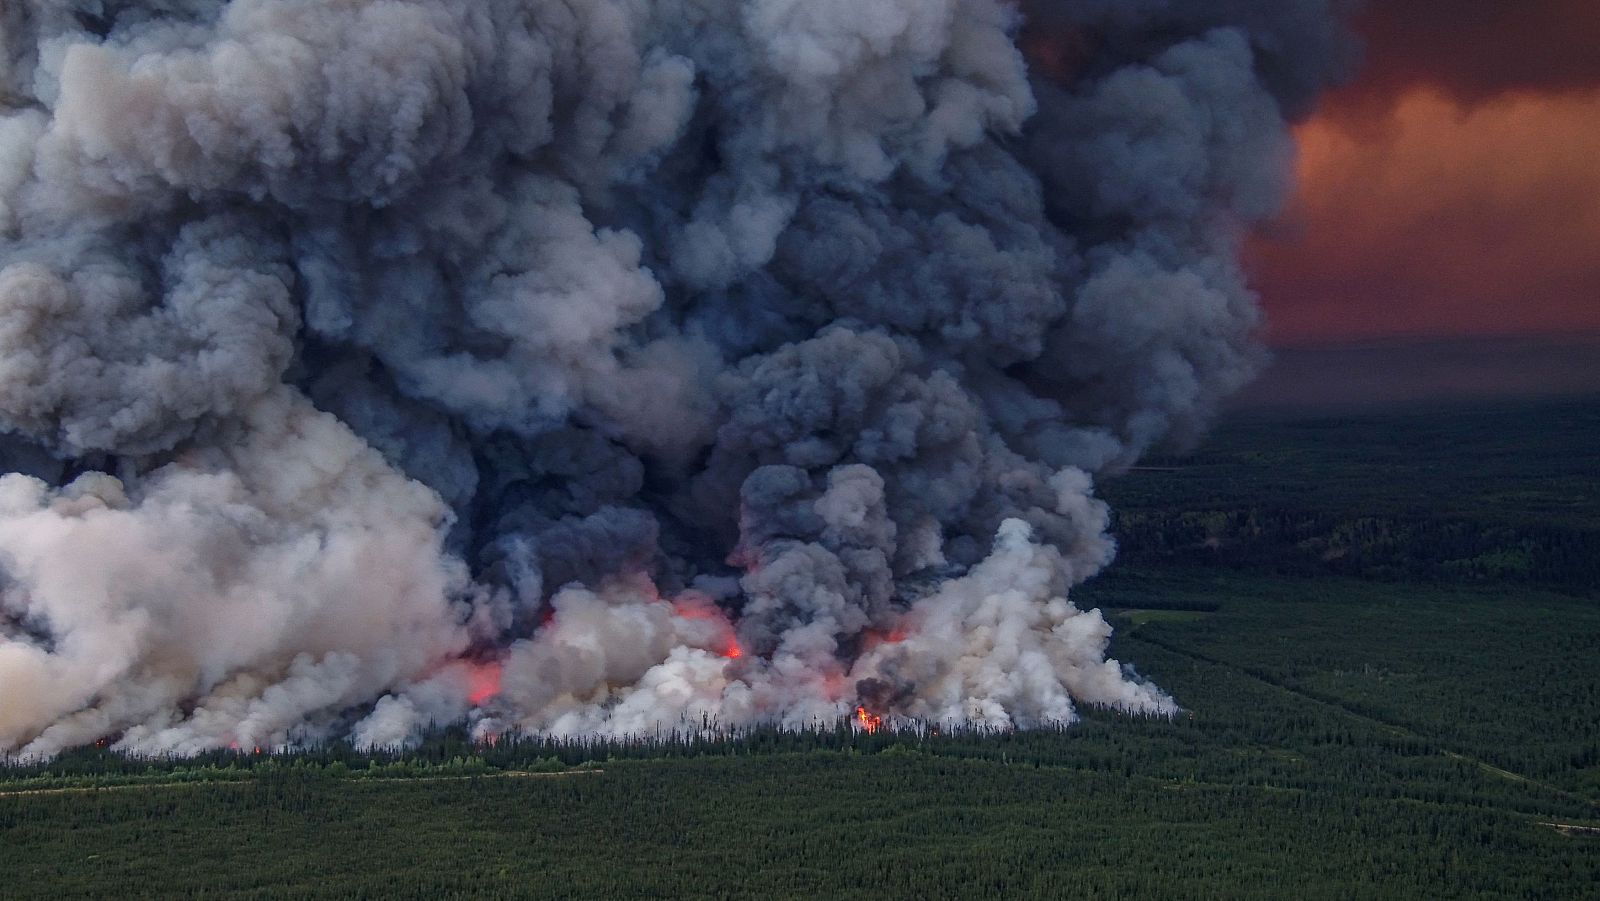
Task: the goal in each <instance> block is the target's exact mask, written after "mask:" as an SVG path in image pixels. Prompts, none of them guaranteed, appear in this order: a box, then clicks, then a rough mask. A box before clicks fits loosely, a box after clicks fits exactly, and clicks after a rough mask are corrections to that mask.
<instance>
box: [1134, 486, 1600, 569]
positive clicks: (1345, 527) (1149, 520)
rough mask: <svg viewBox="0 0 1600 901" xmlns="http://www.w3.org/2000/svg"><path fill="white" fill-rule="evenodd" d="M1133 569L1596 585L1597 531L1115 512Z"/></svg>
mask: <svg viewBox="0 0 1600 901" xmlns="http://www.w3.org/2000/svg"><path fill="white" fill-rule="evenodd" d="M1114 530H1115V534H1116V536H1117V540H1118V543H1119V545H1120V547H1121V552H1122V553H1121V557H1122V560H1123V561H1124V562H1125V563H1132V564H1141V563H1142V564H1163V563H1178V564H1184V565H1191V564H1221V565H1226V566H1233V567H1238V568H1246V569H1250V570H1252V571H1255V572H1272V573H1277V574H1281V575H1315V574H1321V573H1328V574H1336V575H1342V576H1357V577H1361V578H1368V579H1386V580H1394V579H1425V580H1442V581H1463V582H1511V583H1517V584H1534V585H1549V586H1560V587H1569V588H1591V587H1594V586H1596V585H1600V529H1584V528H1578V527H1574V526H1569V525H1564V524H1563V525H1549V526H1539V525H1527V524H1515V525H1510V524H1503V523H1484V522H1475V521H1472V520H1467V519H1454V518H1434V517H1426V516H1415V517H1406V516H1396V515H1384V516H1360V517H1350V516H1346V515H1340V514H1336V513H1322V512H1315V511H1306V510H1297V509H1273V508H1269V507H1258V506H1252V507H1244V508H1238V509H1215V510H1123V511H1119V512H1118V513H1117V514H1116V518H1115V526H1114Z"/></svg>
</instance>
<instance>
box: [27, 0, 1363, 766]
mask: <svg viewBox="0 0 1600 901" xmlns="http://www.w3.org/2000/svg"><path fill="white" fill-rule="evenodd" d="M1331 5H1335V4H1333V3H1332V0H1298V2H1292V3H1271V4H1265V3H1255V2H1217V3H1206V4H1171V3H1167V2H1154V0H1151V2H1126V0H1117V2H1102V0H1062V2H1056V3H1046V2H1044V0H1038V2H1030V3H1025V4H1023V8H1020V9H1019V8H1017V7H1016V6H1014V5H1011V4H1009V3H1006V2H1001V0H849V2H841V0H592V2H586V3H568V2H563V0H482V2H475V3H462V2H456V0H339V2H334V0H143V2H139V0H48V2H47V0H15V2H9V3H6V4H5V6H4V8H3V10H0V49H3V58H0V66H3V68H0V429H3V430H4V433H5V434H4V437H3V438H0V469H3V470H5V471H7V472H8V473H9V474H7V475H4V476H3V477H0V578H3V581H0V750H3V751H10V752H19V751H20V752H22V753H26V754H49V753H53V752H55V751H57V750H59V749H62V748H65V747H69V746H72V745H74V744H78V743H83V742H87V741H93V740H97V739H99V738H102V737H111V738H112V740H113V741H114V742H115V743H116V744H117V746H119V747H123V748H126V749H131V750H136V751H141V752H158V751H180V752H182V751H194V750H199V749H204V748H211V747H221V746H227V745H230V744H231V745H241V746H276V745H283V744H292V743H296V742H305V741H314V740H317V739H321V738H325V737H329V736H337V735H351V736H353V737H354V738H355V739H356V740H357V741H358V742H362V743H367V744H389V743H393V742H400V741H404V740H405V739H406V738H407V737H408V736H409V735H411V734H412V733H413V732H414V730H416V729H417V728H418V727H420V726H422V725H424V724H426V723H428V722H445V721H459V720H462V719H467V720H469V721H471V722H472V723H474V724H475V726H476V728H478V729H479V730H480V731H483V732H492V731H494V730H499V729H507V728H521V729H527V730H540V731H548V732H554V733H561V734H596V733H601V734H628V733H635V732H641V731H647V730H653V729H672V728H678V727H680V726H684V725H689V726H692V727H694V728H699V727H700V726H701V725H702V724H704V723H707V722H714V723H716V724H718V725H720V726H738V725H745V724H752V723H766V722H771V723H781V724H786V725H790V726H804V725H806V724H808V723H814V722H817V721H819V720H832V719H833V718H835V717H838V716H840V715H843V714H848V713H849V712H850V711H852V710H853V709H854V708H855V707H856V706H857V705H858V704H860V705H866V706H869V707H870V708H871V709H872V710H874V711H876V712H879V713H882V714H885V715H902V716H915V717H923V718H929V719H938V720H950V721H958V722H965V723H982V724H989V725H996V726H1007V725H1020V726H1027V725H1033V724H1041V723H1051V722H1067V721H1070V720H1072V719H1073V717H1074V716H1075V707H1076V706H1077V705H1080V704H1084V703H1088V704H1104V705H1111V706H1114V707H1118V708H1121V709H1124V710H1128V711H1134V712H1141V713H1162V712H1170V711H1172V710H1173V709H1175V708H1174V704H1173V701H1172V700H1171V699H1169V698H1168V697H1167V696H1166V695H1164V694H1163V693H1161V692H1160V691H1159V690H1158V689H1156V688H1154V687H1153V686H1150V685H1148V684H1146V683H1144V682H1143V681H1141V680H1140V679H1139V678H1138V677H1136V676H1135V675H1133V674H1132V673H1131V672H1129V671H1127V670H1125V669H1124V668H1123V667H1121V666H1120V665H1118V664H1117V663H1116V662H1115V661H1111V660H1107V659H1106V657H1105V650H1106V642H1107V639H1108V637H1109V631H1110V630H1109V628H1108V627H1107V626H1106V623H1105V621H1104V620H1103V619H1102V618H1101V617H1100V615H1099V613H1098V612H1096V611H1083V610H1080V609H1078V608H1077V607H1075V606H1074V605H1073V604H1072V603H1071V601H1070V600H1068V595H1069V592H1070V589H1071V588H1072V586H1074V585H1076V584H1078V583H1080V582H1082V581H1083V580H1085V579H1087V578H1089V577H1090V576H1092V575H1093V574H1094V573H1095V572H1097V571H1098V570H1099V569H1101V568H1102V567H1103V566H1104V565H1105V564H1106V563H1107V562H1109V560H1110V559H1111V556H1112V553H1113V545H1112V542H1111V540H1110V539H1109V537H1108V536H1107V533H1106V529H1107V521H1108V519H1107V510H1106V508H1105V506H1104V505H1103V504H1102V503H1101V502H1099V501H1098V500H1096V499H1095V498H1094V497H1093V492H1092V475H1093V474H1095V473H1098V472H1102V471H1106V470H1114V469H1116V468H1118V467H1123V466H1126V465H1128V464H1129V463H1131V462H1132V461H1134V460H1135V459H1137V458H1138V456H1139V455H1140V454H1141V453H1142V452H1144V451H1145V450H1147V449H1148V448H1150V447H1152V446H1153V445H1155V444H1156V443H1157V442H1160V441H1162V440H1166V439H1168V438H1176V439H1177V440H1184V439H1186V438H1189V437H1192V436H1193V435H1194V434H1195V433H1196V432H1197V430H1198V429H1200V428H1201V427H1202V426H1203V424H1204V422H1205V420H1206V418H1207V416H1208V414H1209V413H1210V411H1211V410H1212V408H1213V407H1214V406H1215V405H1216V404H1217V403H1218V401H1219V400H1220V399H1221V398H1222V397H1223V396H1225V395H1226V394H1227V393H1228V392H1230V391H1232V390H1234V389H1235V388H1237V387H1239V386H1240V385H1242V384H1243V383H1244V382H1245V381H1246V380H1247V379H1248V378H1249V377H1250V376H1251V374H1252V372H1253V370H1254V368H1255V366H1256V364H1257V353H1256V351H1255V349H1254V348H1253V346H1252V344H1251V340H1250V336H1251V333H1252V331H1253V329H1254V328H1255V327H1256V312H1255V305H1254V302H1253V298H1252V296H1251V294H1250V292H1249V291H1248V290H1247V289H1246V287H1245V285H1244V281H1243V279H1242V277H1241V274H1240V271H1239V268H1238V266H1237V265H1236V263H1235V261H1234V256H1235V251H1236V249H1237V247H1236V246H1237V244H1238V241H1239V239H1240V236H1241V234H1242V232H1243V230H1244V228H1245V227H1246V226H1247V225H1248V224H1249V223H1250V222H1251V221H1253V220H1256V219H1259V218H1261V217H1263V216H1267V215H1270V214H1272V213H1273V212H1274V211H1275V210H1276V209H1277V206H1278V204H1279V203H1280V202H1281V200H1282V198H1283V195H1284V192H1285V188H1286V185H1285V182H1286V180H1287V173H1288V171H1289V168H1290V167H1289V163H1290V158H1291V155H1292V148H1291V145H1290V141H1289V138H1288V136H1287V130H1286V124H1285V123H1286V121H1287V120H1288V119H1290V118H1292V117H1294V116H1296V115H1298V114H1300V113H1301V112H1303V111H1304V110H1305V109H1306V108H1307V107H1308V104H1309V103H1310V101H1311V99H1312V97H1313V95H1314V94H1315V92H1316V90H1317V89H1318V88H1319V87H1320V86H1321V84H1322V83H1323V82H1324V80H1325V79H1326V78H1328V77H1329V76H1330V75H1331V74H1332V73H1333V71H1334V70H1335V69H1336V68H1337V67H1338V65H1339V64H1340V61H1341V60H1342V59H1343V58H1344V43H1343V37H1342V33H1341V32H1340V30H1339V28H1338V27H1337V23H1336V21H1335V12H1336V11H1335V10H1333V9H1330V6H1331Z"/></svg>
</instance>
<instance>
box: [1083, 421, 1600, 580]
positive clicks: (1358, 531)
mask: <svg viewBox="0 0 1600 901" xmlns="http://www.w3.org/2000/svg"><path fill="white" fill-rule="evenodd" d="M1105 494H1106V496H1107V499H1108V500H1109V501H1110V502H1111V505H1112V508H1113V510H1114V511H1116V512H1115V515H1116V532H1117V535H1118V538H1119V539H1120V541H1121V544H1122V548H1123V554H1122V560H1121V565H1122V566H1123V567H1124V568H1127V567H1129V566H1132V567H1141V568H1148V567H1165V566H1171V565H1174V564H1177V565H1187V566H1193V565H1206V566H1215V565H1222V566H1228V567H1231V568H1235V569H1242V570H1247V571H1250V572H1276V573H1282V574H1292V575H1327V574H1337V575H1350V576H1359V577H1362V578H1370V579H1384V580H1390V581H1400V580H1411V581H1415V580H1424V581H1433V582H1438V581H1446V582H1471V583H1479V584H1490V583H1498V584H1514V585H1526V584H1533V585H1547V586H1552V587H1562V588H1569V589H1577V590H1588V589H1592V588H1594V587H1595V586H1597V585H1600V403H1596V402H1593V401H1590V402H1585V403H1576V402H1567V403H1560V404H1554V403H1552V404H1547V405H1541V406H1508V407H1495V408H1489V409H1474V408H1468V409H1458V410H1450V411H1444V412H1434V413H1429V414H1426V415H1424V414H1421V413H1417V412H1414V411H1413V412H1397V413H1389V414H1383V415H1371V416H1366V417H1362V418H1357V419H1306V420H1296V421H1288V422H1286V421H1282V420H1277V419H1246V420H1242V421H1238V422H1234V423H1232V424H1230V425H1229V426H1228V427H1227V428H1225V429H1223V430H1221V431H1219V433H1218V434H1217V435H1215V436H1214V437H1213V438H1212V439H1210V440H1208V441H1207V442H1206V445H1205V446H1204V447H1203V448H1201V449H1200V450H1199V451H1198V452H1197V453H1195V454H1192V455H1189V456H1184V457H1172V458H1168V459H1158V460H1154V461H1152V462H1151V465H1150V466H1148V467H1142V468H1140V469H1138V470H1135V471H1134V472H1132V473H1130V474H1128V475H1127V476H1125V477H1123V478H1121V479H1118V480H1114V481H1112V482H1110V483H1109V484H1108V485H1107V487H1106V491H1105Z"/></svg>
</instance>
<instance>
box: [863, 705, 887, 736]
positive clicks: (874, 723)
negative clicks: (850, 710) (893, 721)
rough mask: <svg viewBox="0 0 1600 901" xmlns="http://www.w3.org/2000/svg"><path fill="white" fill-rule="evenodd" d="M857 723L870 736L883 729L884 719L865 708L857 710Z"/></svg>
mask: <svg viewBox="0 0 1600 901" xmlns="http://www.w3.org/2000/svg"><path fill="white" fill-rule="evenodd" d="M856 722H857V723H859V724H860V726H861V728H863V729H865V730H867V732H868V733H869V734H870V733H873V732H877V731H878V730H879V729H882V728H883V717H881V716H878V715H877V714H876V713H871V712H869V711H868V710H867V708H865V707H857V708H856Z"/></svg>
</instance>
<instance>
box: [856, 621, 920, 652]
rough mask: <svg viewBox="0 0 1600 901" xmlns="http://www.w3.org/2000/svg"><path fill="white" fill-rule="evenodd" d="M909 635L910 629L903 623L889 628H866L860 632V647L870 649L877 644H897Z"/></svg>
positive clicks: (864, 649) (865, 649)
mask: <svg viewBox="0 0 1600 901" xmlns="http://www.w3.org/2000/svg"><path fill="white" fill-rule="evenodd" d="M910 637H911V630H909V629H907V628H906V627H905V626H904V625H896V626H894V627H893V628H890V629H867V630H866V631H864V632H862V633H861V649H862V650H863V651H870V650H872V649H873V648H875V647H878V646H879V645H885V644H899V643H900V642H902V641H905V640H906V639H907V638H910Z"/></svg>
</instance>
